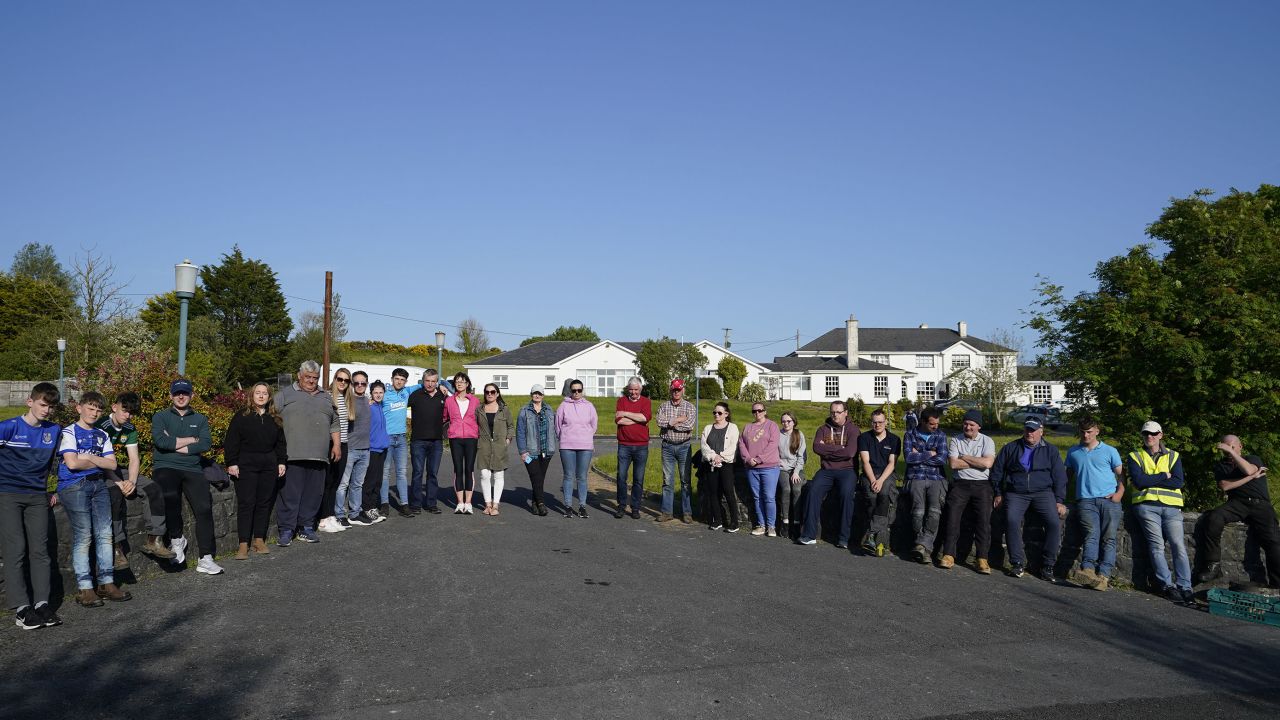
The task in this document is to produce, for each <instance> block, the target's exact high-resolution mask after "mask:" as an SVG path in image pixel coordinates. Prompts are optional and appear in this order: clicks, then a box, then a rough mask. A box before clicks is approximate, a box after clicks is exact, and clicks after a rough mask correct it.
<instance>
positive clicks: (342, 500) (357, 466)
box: [333, 448, 369, 520]
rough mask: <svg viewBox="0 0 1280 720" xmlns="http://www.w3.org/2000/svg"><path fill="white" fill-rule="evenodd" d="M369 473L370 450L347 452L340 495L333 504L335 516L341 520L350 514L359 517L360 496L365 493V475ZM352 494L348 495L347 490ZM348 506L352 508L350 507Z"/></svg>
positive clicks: (339, 485) (339, 486)
mask: <svg viewBox="0 0 1280 720" xmlns="http://www.w3.org/2000/svg"><path fill="white" fill-rule="evenodd" d="M368 471H369V448H365V449H363V450H348V451H347V467H346V468H344V469H343V471H342V481H341V482H339V483H338V494H337V495H336V496H335V497H336V499H335V501H334V503H333V510H334V512H333V516H334V517H336V518H338V519H339V520H341V519H342V518H344V517H347V516H348V514H350V515H351V516H352V517H354V516H356V515H359V514H360V511H361V510H362V509H363V508H361V507H360V496H361V495H362V494H363V492H364V475H365V473H366V472H368ZM348 487H350V488H351V492H350V493H349V494H348V493H347V488H348ZM348 505H349V506H350V507H348Z"/></svg>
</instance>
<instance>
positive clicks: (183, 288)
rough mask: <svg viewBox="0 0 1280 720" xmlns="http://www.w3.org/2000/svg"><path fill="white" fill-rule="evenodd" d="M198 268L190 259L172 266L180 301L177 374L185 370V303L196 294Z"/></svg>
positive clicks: (175, 287) (175, 288)
mask: <svg viewBox="0 0 1280 720" xmlns="http://www.w3.org/2000/svg"><path fill="white" fill-rule="evenodd" d="M199 270H200V267H199V266H198V265H192V264H191V261H190V260H183V261H182V262H180V263H178V264H177V265H174V266H173V271H174V292H175V294H176V295H177V296H178V300H179V303H180V309H179V311H178V374H179V375H184V374H186V371H187V304H188V303H189V302H191V298H193V297H195V296H196V273H197V272H199Z"/></svg>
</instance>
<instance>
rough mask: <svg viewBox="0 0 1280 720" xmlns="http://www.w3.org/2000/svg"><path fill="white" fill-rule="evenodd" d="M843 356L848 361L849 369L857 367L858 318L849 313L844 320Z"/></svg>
mask: <svg viewBox="0 0 1280 720" xmlns="http://www.w3.org/2000/svg"><path fill="white" fill-rule="evenodd" d="M844 334H845V339H844V356H845V359H846V360H847V361H848V363H849V368H850V369H851V370H853V369H857V367H858V318H856V317H854V316H853V313H849V319H848V320H845V321H844Z"/></svg>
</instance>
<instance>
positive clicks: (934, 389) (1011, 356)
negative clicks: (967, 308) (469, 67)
mask: <svg viewBox="0 0 1280 720" xmlns="http://www.w3.org/2000/svg"><path fill="white" fill-rule="evenodd" d="M849 358H856V360H857V362H856V363H854V364H852V365H851V364H850V363H849V361H848V359H849ZM1016 363H1017V352H1015V351H1014V350H1011V349H1009V348H1006V347H1003V346H1000V345H996V344H995V343H993V342H990V341H987V340H983V339H981V338H976V337H973V336H972V335H969V328H968V324H967V323H965V322H964V321H961V322H959V323H957V324H956V328H955V329H954V330H952V329H950V328H931V327H929V326H927V325H921V326H919V327H914V328H863V327H859V326H858V320H857V318H855V317H854V316H853V315H850V316H849V319H848V320H847V321H845V325H844V327H838V328H834V329H832V330H830V331H828V332H826V333H824V334H823V335H822V336H820V337H818V338H817V339H815V340H813V341H812V342H810V343H808V344H807V345H804V346H803V347H801V348H800V349H798V350H796V351H795V352H793V353H791V354H790V355H787V356H785V357H778V358H774V361H773V362H772V363H766V364H765V367H766V368H768V373H767V374H765V375H764V376H763V381H764V383H765V387H766V389H767V390H768V392H769V396H770V397H771V398H774V399H780V400H809V401H812V402H821V401H826V400H842V399H845V398H850V397H861V398H862V399H863V400H865V401H867V402H868V403H874V402H885V401H888V402H894V401H897V400H900V399H902V398H909V399H913V400H920V401H930V400H935V399H937V398H938V397H940V396H941V395H943V394H945V392H944V391H945V390H947V389H949V388H948V385H949V383H950V382H951V381H953V379H954V378H956V377H957V375H956V374H957V373H960V374H961V377H962V376H963V372H962V371H964V370H970V369H978V368H985V369H989V370H993V371H1001V372H1002V371H1004V369H1006V368H1008V369H1012V368H1013V367H1014V366H1015V365H1016Z"/></svg>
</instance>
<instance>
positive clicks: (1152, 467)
mask: <svg viewBox="0 0 1280 720" xmlns="http://www.w3.org/2000/svg"><path fill="white" fill-rule="evenodd" d="M1129 457H1130V458H1131V459H1133V461H1134V462H1136V463H1138V464H1139V465H1141V466H1142V472H1144V473H1146V474H1148V475H1158V474H1160V473H1167V472H1172V471H1173V466H1174V465H1176V464H1178V453H1177V451H1175V450H1170V451H1168V452H1166V453H1165V454H1163V455H1161V456H1160V459H1159V460H1156V459H1155V458H1153V457H1151V453H1148V452H1147V450H1146V448H1143V449H1142V450H1138V451H1135V452H1131V453H1129ZM1129 502H1131V503H1135V504H1136V503H1143V502H1157V503H1160V504H1162V505H1168V506H1170V507H1182V491H1181V490H1170V489H1169V488H1162V487H1149V488H1139V487H1137V486H1135V485H1134V484H1133V483H1132V482H1131V483H1129Z"/></svg>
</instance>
